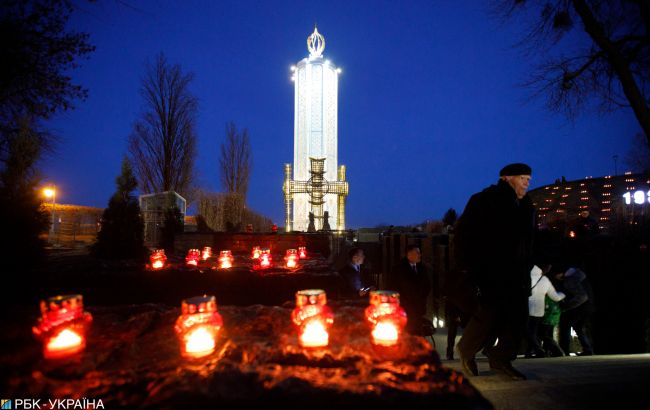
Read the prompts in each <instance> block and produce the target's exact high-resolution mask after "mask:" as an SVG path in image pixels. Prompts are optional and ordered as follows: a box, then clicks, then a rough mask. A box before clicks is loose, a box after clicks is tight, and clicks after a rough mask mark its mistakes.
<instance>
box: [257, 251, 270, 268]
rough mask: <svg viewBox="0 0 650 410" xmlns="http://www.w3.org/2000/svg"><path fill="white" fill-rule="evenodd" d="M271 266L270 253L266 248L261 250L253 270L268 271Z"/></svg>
mask: <svg viewBox="0 0 650 410" xmlns="http://www.w3.org/2000/svg"><path fill="white" fill-rule="evenodd" d="M272 264H273V258H272V257H271V251H270V250H269V249H268V248H265V249H262V252H261V253H260V257H259V258H257V263H256V264H255V269H268V268H270V267H271V266H272Z"/></svg>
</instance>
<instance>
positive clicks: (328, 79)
mask: <svg viewBox="0 0 650 410" xmlns="http://www.w3.org/2000/svg"><path fill="white" fill-rule="evenodd" d="M307 49H308V50H309V57H307V58H304V59H303V60H301V61H300V62H299V63H298V64H296V65H295V66H294V67H291V69H292V71H293V78H292V79H293V81H294V83H295V102H294V135H293V144H294V145H293V178H292V175H291V171H292V170H291V165H290V164H285V182H284V187H283V191H284V194H285V214H286V215H285V226H286V230H287V232H290V231H292V230H293V231H307V230H308V227H309V213H310V212H311V213H313V214H314V226H313V228H314V229H315V230H319V229H322V228H323V226H324V225H326V223H327V225H329V226H330V227H331V228H332V229H336V230H339V231H340V230H344V229H345V197H346V196H347V193H348V184H347V182H345V166H341V167H339V166H338V131H337V129H338V120H337V116H338V113H337V111H338V78H339V74H340V72H341V70H340V69H337V68H336V66H335V65H334V64H333V63H332V62H331V61H329V60H326V59H324V58H323V50H324V49H325V39H324V37H323V36H322V35H321V34H320V33H319V32H318V30H317V29H314V32H313V33H312V34H311V35H310V36H309V37H308V38H307ZM323 159H324V163H323V162H322V160H323ZM312 160H316V164H318V165H315V166H316V167H317V168H318V167H322V170H318V169H312V162H313V161H312ZM323 171H324V172H323ZM337 171H338V172H337ZM325 212H327V214H329V219H328V221H325V220H324V215H325ZM327 225H326V226H327Z"/></svg>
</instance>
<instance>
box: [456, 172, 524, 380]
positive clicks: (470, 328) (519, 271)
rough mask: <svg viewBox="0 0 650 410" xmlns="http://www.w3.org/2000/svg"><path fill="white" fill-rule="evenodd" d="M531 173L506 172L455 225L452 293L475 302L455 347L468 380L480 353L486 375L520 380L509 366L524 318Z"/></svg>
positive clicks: (476, 197) (473, 200)
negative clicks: (491, 372) (487, 369)
mask: <svg viewBox="0 0 650 410" xmlns="http://www.w3.org/2000/svg"><path fill="white" fill-rule="evenodd" d="M531 173H532V171H531V168H530V167H529V166H528V165H526V164H510V165H507V166H505V167H504V168H503V169H501V171H500V173H499V176H500V178H499V181H498V182H497V184H496V185H491V186H490V187H488V188H486V189H484V190H483V191H481V192H479V193H476V194H474V195H472V197H471V198H470V200H469V201H468V203H467V206H466V207H465V211H464V212H463V214H462V216H461V217H460V219H459V220H458V222H457V225H456V230H455V232H456V234H455V238H454V249H455V259H456V272H457V274H458V275H459V276H462V277H463V279H462V280H457V281H456V282H457V283H459V284H463V285H462V286H458V287H457V288H456V289H454V290H453V291H452V293H454V292H455V293H456V294H457V299H458V300H469V299H474V301H473V303H466V304H465V305H466V306H472V311H471V312H468V313H470V314H471V318H470V321H469V323H468V324H467V327H466V328H465V330H464V334H463V337H462V338H461V340H460V341H459V343H458V352H459V354H460V359H461V365H462V367H463V370H464V371H465V372H466V373H469V374H473V375H478V368H477V366H476V361H475V359H474V356H475V355H476V353H477V352H478V351H480V350H481V349H484V352H485V353H486V354H487V355H488V358H489V362H490V368H491V369H493V370H495V371H497V372H500V373H502V374H505V375H506V376H508V377H510V378H512V379H516V380H521V379H525V376H524V375H523V374H522V373H520V372H519V371H517V370H516V369H515V368H514V367H512V361H513V360H514V359H515V358H516V355H517V351H518V349H519V343H520V341H521V339H522V336H523V333H524V329H525V325H526V319H527V317H528V296H529V295H530V286H531V284H530V270H531V268H532V267H533V261H532V257H533V255H532V253H533V252H532V249H533V232H534V227H535V209H534V207H533V204H532V202H531V200H530V198H529V197H528V195H527V194H526V192H527V190H528V185H529V182H530V179H531ZM458 294H461V295H460V296H458ZM496 339H498V343H497V344H496V346H491V343H490V341H493V340H496ZM488 344H490V345H488Z"/></svg>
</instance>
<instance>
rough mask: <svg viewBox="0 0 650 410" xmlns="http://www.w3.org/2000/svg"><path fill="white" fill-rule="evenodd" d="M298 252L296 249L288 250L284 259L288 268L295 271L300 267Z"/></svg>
mask: <svg viewBox="0 0 650 410" xmlns="http://www.w3.org/2000/svg"><path fill="white" fill-rule="evenodd" d="M298 259H299V257H298V251H297V250H296V249H287V253H286V255H285V257H284V260H285V261H286V264H287V268H289V269H295V268H297V267H298Z"/></svg>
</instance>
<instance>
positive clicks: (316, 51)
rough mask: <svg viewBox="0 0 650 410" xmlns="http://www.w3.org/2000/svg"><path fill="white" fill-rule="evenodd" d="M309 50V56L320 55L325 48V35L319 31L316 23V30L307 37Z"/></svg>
mask: <svg viewBox="0 0 650 410" xmlns="http://www.w3.org/2000/svg"><path fill="white" fill-rule="evenodd" d="M307 50H309V57H312V58H314V57H320V56H321V55H323V50H325V37H323V35H322V34H321V33H319V32H318V28H317V27H316V24H314V32H313V33H311V34H310V35H309V37H307Z"/></svg>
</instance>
